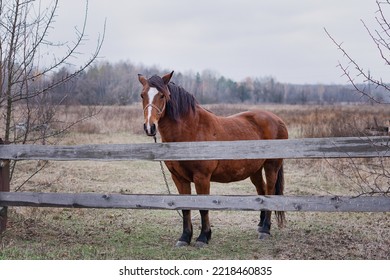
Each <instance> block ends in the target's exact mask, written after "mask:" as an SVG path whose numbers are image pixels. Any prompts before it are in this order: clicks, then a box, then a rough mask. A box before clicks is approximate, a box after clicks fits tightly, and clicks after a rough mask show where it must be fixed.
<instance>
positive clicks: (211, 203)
mask: <svg viewBox="0 0 390 280" xmlns="http://www.w3.org/2000/svg"><path fill="white" fill-rule="evenodd" d="M373 157H382V158H384V157H390V138H389V137H369V138H368V137H367V138H357V137H348V138H318V139H315V138H312V139H292V140H261V141H233V142H230V141H229V142H228V141H226V142H181V143H156V144H123V145H119V144H117V145H79V146H41V145H2V144H1V143H0V159H1V161H0V222H1V224H0V232H1V231H2V230H4V229H5V226H6V220H7V207H10V206H35V207H71V208H76V207H78V208H80V207H84V208H132V209H176V210H177V209H210V210H244V211H245V210H256V211H259V210H272V211H273V210H278V211H323V212H334V211H338V212H341V211H343V212H346V211H348V212H351V211H359V212H385V211H386V212H388V211H390V197H386V196H382V197H346V196H283V197H282V196H258V195H253V196H212V195H210V196H201V195H199V196H198V195H189V196H179V195H124V194H96V193H80V194H69V193H30V192H10V189H9V160H39V159H41V160H56V161H76V160H82V161H85V160H95V161H96V160H100V161H118V160H151V161H160V160H211V159H220V160H223V159H233V160H234V159H258V158H285V159H314V158H373Z"/></svg>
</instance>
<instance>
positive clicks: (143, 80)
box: [138, 74, 148, 86]
mask: <svg viewBox="0 0 390 280" xmlns="http://www.w3.org/2000/svg"><path fill="white" fill-rule="evenodd" d="M138 81H139V82H140V83H141V84H142V85H143V86H146V85H147V84H148V80H147V79H146V78H145V77H144V76H142V75H141V74H138Z"/></svg>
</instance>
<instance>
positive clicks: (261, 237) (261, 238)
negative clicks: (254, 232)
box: [259, 232, 271, 240]
mask: <svg viewBox="0 0 390 280" xmlns="http://www.w3.org/2000/svg"><path fill="white" fill-rule="evenodd" d="M270 237H271V234H269V233H265V232H260V234H259V239H260V240H266V239H268V238H270Z"/></svg>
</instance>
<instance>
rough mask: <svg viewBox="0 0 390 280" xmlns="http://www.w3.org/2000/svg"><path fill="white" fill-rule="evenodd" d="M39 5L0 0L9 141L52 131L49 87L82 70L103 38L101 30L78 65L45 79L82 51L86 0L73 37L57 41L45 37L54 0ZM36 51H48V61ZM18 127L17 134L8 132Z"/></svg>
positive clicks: (0, 100) (2, 100) (1, 102)
mask: <svg viewBox="0 0 390 280" xmlns="http://www.w3.org/2000/svg"><path fill="white" fill-rule="evenodd" d="M41 5H42V3H41V2H40V1H34V0H8V1H7V0H5V1H4V0H0V109H1V113H2V114H3V117H4V120H3V122H4V123H3V132H4V140H5V141H9V142H15V141H18V142H23V143H25V142H27V141H28V140H31V139H29V137H30V138H31V137H32V139H35V138H37V136H36V133H33V132H36V131H37V130H38V131H39V132H40V134H41V135H40V136H39V137H38V138H41V139H44V138H47V137H49V136H51V135H50V134H48V131H49V130H48V129H47V128H48V126H49V125H50V123H51V122H52V121H53V118H54V115H55V107H53V106H52V104H51V105H50V106H49V104H50V102H49V98H50V91H51V90H52V89H54V88H56V87H58V86H60V85H62V84H64V83H65V82H67V81H69V80H70V79H72V78H74V77H75V76H77V75H78V74H79V73H81V72H82V71H84V70H85V69H86V68H87V67H88V66H89V65H90V64H91V63H92V62H93V61H94V60H95V59H96V58H97V56H98V54H99V51H100V49H101V47H102V43H103V38H104V32H103V35H101V36H99V38H98V39H97V43H96V48H95V49H94V51H93V52H92V53H91V55H90V57H89V58H88V59H86V60H85V61H84V62H83V63H82V64H81V66H80V67H79V68H78V69H77V70H75V71H73V72H69V73H68V75H66V76H61V77H60V78H59V79H50V75H52V74H53V73H55V71H58V70H59V69H60V68H61V67H63V66H68V65H69V64H70V62H71V61H72V59H73V60H74V59H75V58H78V57H80V55H81V53H80V52H79V49H80V48H81V46H82V45H83V44H84V43H85V41H86V39H87V38H86V33H85V32H86V24H87V14H88V2H86V6H85V11H84V20H83V22H82V23H81V28H75V36H74V40H73V41H71V42H59V43H54V42H51V41H49V32H50V31H51V30H52V29H54V28H55V26H54V23H55V18H56V16H57V14H56V13H57V11H58V0H53V1H52V2H51V3H50V4H49V5H48V6H46V7H42V6H41ZM103 30H104V29H103ZM59 48H62V49H64V50H65V52H64V54H63V55H62V56H60V57H58V56H56V55H55V53H56V52H55V51H56V50H57V49H59ZM41 51H44V52H45V53H48V52H49V53H51V55H52V59H51V60H50V62H47V61H46V62H45V63H43V62H42V56H41V54H40V52H41ZM64 98H66V96H64ZM18 129H19V130H20V131H19V132H22V133H14V135H12V131H14V132H15V130H18ZM65 129H66V127H64V128H62V129H60V130H65ZM57 133H58V131H57Z"/></svg>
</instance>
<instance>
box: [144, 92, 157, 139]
mask: <svg viewBox="0 0 390 280" xmlns="http://www.w3.org/2000/svg"><path fill="white" fill-rule="evenodd" d="M157 93H158V90H157V89H156V88H154V87H151V88H150V89H149V91H148V101H149V103H148V105H151V104H152V103H153V100H154V97H155V96H156V94H157ZM152 109H153V107H152V106H148V116H147V120H146V129H147V130H148V131H149V132H150V131H151V129H150V117H151V116H152Z"/></svg>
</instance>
